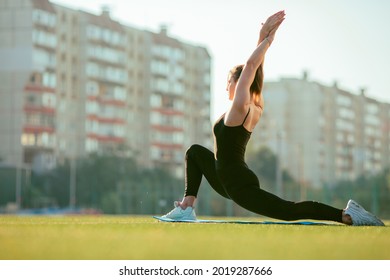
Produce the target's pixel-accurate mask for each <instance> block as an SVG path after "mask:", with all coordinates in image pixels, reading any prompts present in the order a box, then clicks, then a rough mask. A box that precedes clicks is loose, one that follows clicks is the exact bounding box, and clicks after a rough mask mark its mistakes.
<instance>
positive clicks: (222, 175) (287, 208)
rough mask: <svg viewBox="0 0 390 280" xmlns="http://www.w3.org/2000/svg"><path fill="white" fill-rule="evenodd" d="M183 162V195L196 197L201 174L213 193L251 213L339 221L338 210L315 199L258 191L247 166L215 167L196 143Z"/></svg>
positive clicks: (205, 152)
mask: <svg viewBox="0 0 390 280" xmlns="http://www.w3.org/2000/svg"><path fill="white" fill-rule="evenodd" d="M185 163H186V165H185V169H186V170H185V171H186V173H185V174H186V176H185V183H186V185H185V192H184V196H195V197H196V196H197V195H198V191H199V186H200V183H201V181H202V176H204V177H205V178H206V179H207V181H208V182H209V184H210V185H211V187H212V188H213V189H214V190H215V191H216V192H217V193H219V194H220V195H222V196H223V197H225V198H228V199H231V200H233V201H234V202H235V203H237V204H238V205H240V206H241V207H243V208H245V209H247V210H249V211H251V212H254V213H257V214H260V215H264V216H268V217H271V218H275V219H280V220H286V221H292V220H299V219H314V220H329V221H335V222H342V220H341V217H342V210H341V209H337V208H334V207H331V206H328V205H326V204H323V203H319V202H315V201H303V202H292V201H287V200H283V199H281V198H279V197H277V196H275V195H273V194H271V193H269V192H267V191H265V190H262V189H261V188H260V183H259V180H258V178H257V176H256V175H255V174H254V173H253V172H252V171H251V170H250V169H249V168H248V167H247V166H243V165H235V166H230V167H229V168H222V169H218V170H217V168H216V164H215V163H216V161H215V159H214V154H213V153H212V152H211V151H210V150H208V149H206V148H204V147H202V146H200V145H192V146H191V147H190V148H189V149H188V150H187V152H186V157H185Z"/></svg>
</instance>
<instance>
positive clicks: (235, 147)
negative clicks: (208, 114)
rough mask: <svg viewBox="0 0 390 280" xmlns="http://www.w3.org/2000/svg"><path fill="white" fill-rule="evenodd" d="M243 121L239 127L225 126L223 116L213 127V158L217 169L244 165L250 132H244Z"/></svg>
mask: <svg viewBox="0 0 390 280" xmlns="http://www.w3.org/2000/svg"><path fill="white" fill-rule="evenodd" d="M249 112H250V109H249V111H248V113H247V114H246V116H245V119H244V121H243V122H242V124H241V125H239V126H226V125H225V123H224V116H225V115H223V116H222V117H221V118H220V119H219V121H217V122H216V123H215V125H214V128H213V132H214V156H215V160H216V166H217V168H223V167H228V166H230V165H237V164H238V165H245V166H246V163H245V149H246V145H247V143H248V141H249V139H250V137H251V132H249V131H248V130H246V128H245V127H244V123H245V121H246V118H247V117H248V115H249Z"/></svg>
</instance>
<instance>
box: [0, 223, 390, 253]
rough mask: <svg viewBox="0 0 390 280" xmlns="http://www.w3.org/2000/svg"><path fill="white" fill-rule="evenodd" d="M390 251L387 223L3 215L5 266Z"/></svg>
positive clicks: (0, 231)
mask: <svg viewBox="0 0 390 280" xmlns="http://www.w3.org/2000/svg"><path fill="white" fill-rule="evenodd" d="M229 219H234V218H229ZM237 219H238V218H237ZM389 248H390V227H389V222H387V226H386V227H349V226H343V225H329V226H301V225H244V224H184V223H162V222H158V221H156V220H154V219H153V218H151V217H146V216H65V217H60V216H31V217H30V216H0V259H3V260H4V259H8V260H34V259H39V260H52V259H56V260H64V259H66V260H68V259H70V260H84V259H88V260H110V259H115V260H124V259H126V260H132V259H137V260H158V259H164V260H171V259H185V260H225V259H232V260H245V259H268V260H280V259H283V260H292V259H294V260H302V259H316V260H324V259H325V260H327V259H331V260H333V259H337V260H339V259H348V260H358V259H364V260H372V259H374V260H377V259H387V260H388V259H390V250H389Z"/></svg>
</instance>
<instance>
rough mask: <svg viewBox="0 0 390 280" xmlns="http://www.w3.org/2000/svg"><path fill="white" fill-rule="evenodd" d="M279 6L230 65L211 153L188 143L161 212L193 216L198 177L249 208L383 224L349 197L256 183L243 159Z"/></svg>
mask: <svg viewBox="0 0 390 280" xmlns="http://www.w3.org/2000/svg"><path fill="white" fill-rule="evenodd" d="M284 17H285V13H284V11H280V12H278V13H275V14H274V15H272V16H270V17H269V18H268V19H267V21H266V22H265V23H264V24H263V26H262V28H261V31H260V36H259V41H258V45H257V47H256V49H255V50H254V52H253V53H252V55H251V56H250V57H249V59H248V60H247V62H246V64H245V65H239V66H236V67H234V68H233V69H232V70H231V71H230V73H229V78H228V83H227V91H228V94H229V99H230V100H231V101H232V105H231V107H230V109H229V110H228V111H227V112H226V113H225V114H223V115H222V116H221V118H219V120H217V122H216V123H215V125H214V129H213V132H214V153H212V152H211V151H209V150H208V149H206V148H204V147H202V146H199V145H193V146H191V147H190V148H189V149H188V150H187V152H186V161H185V163H186V165H185V171H186V178H185V179H186V186H185V192H184V197H183V199H182V201H181V202H175V208H174V209H173V210H172V211H171V212H169V213H168V214H166V215H164V216H163V217H164V218H170V219H174V220H195V219H196V215H195V211H194V203H195V200H196V197H197V194H198V190H199V186H200V182H201V180H202V176H205V178H206V179H207V180H208V182H209V183H210V185H211V186H212V188H213V189H214V190H215V191H216V192H218V193H219V194H220V195H222V196H223V197H226V198H228V199H232V200H233V201H234V202H235V203H237V204H238V205H240V206H241V207H243V208H245V209H247V210H249V211H252V212H254V213H257V214H260V215H264V216H268V217H271V218H275V219H281V220H287V221H290V220H299V219H314V220H330V221H336V222H340V223H344V224H347V225H383V223H382V221H380V220H379V219H378V218H376V217H375V216H374V215H372V214H371V213H369V212H367V211H365V210H364V209H363V208H362V207H361V206H359V205H358V204H357V203H356V202H354V201H353V200H350V201H349V202H348V205H347V207H346V209H345V210H342V209H337V208H334V207H331V206H328V205H325V204H322V203H318V202H314V201H303V202H297V203H295V202H291V201H286V200H283V199H281V198H279V197H277V196H275V195H273V194H271V193H268V192H266V191H265V190H262V189H261V188H260V184H259V181H258V178H257V177H256V175H255V174H254V173H253V172H252V171H251V170H250V169H249V168H248V166H247V164H246V163H245V160H244V157H245V148H246V144H247V143H248V141H249V139H250V136H251V133H252V131H253V129H254V128H255V127H256V124H257V123H258V122H259V120H260V117H261V115H262V112H263V108H264V100H263V96H262V85H263V71H262V64H263V61H264V56H265V53H266V51H267V50H268V48H269V47H270V46H271V44H272V42H273V40H274V38H275V33H276V31H277V30H278V28H279V26H280V25H281V24H282V22H283V21H284Z"/></svg>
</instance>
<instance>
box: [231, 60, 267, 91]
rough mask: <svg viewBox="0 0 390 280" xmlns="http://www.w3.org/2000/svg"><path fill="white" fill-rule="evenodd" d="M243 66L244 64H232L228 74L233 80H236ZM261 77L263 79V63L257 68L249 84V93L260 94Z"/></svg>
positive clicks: (261, 86) (261, 87)
mask: <svg viewBox="0 0 390 280" xmlns="http://www.w3.org/2000/svg"><path fill="white" fill-rule="evenodd" d="M243 68H244V64H240V65H237V66H234V67H233V68H232V69H231V70H230V72H229V74H230V75H231V77H233V79H234V81H235V82H237V81H238V79H239V78H240V76H241V72H242V69H243ZM263 79H264V73H263V64H261V65H260V67H259V68H257V70H256V75H255V78H254V80H253V82H252V84H251V87H250V90H249V91H250V93H251V94H253V93H254V94H260V93H261V91H262V89H263Z"/></svg>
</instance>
